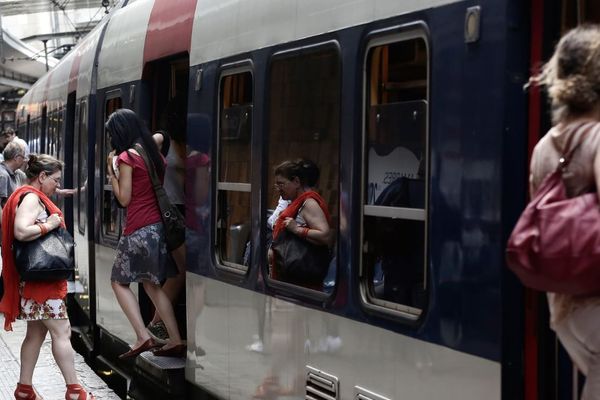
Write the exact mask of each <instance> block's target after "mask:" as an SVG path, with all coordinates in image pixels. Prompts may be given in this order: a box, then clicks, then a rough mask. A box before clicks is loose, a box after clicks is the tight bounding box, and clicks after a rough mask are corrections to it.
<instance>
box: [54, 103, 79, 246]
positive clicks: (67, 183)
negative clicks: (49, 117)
mask: <svg viewBox="0 0 600 400" xmlns="http://www.w3.org/2000/svg"><path fill="white" fill-rule="evenodd" d="M65 112H66V115H64V119H65V121H64V126H65V133H64V138H65V140H64V142H65V144H64V146H62V149H61V148H60V147H59V149H58V151H59V152H60V151H61V150H63V149H64V150H63V151H64V152H63V154H62V156H63V157H64V161H65V165H66V166H69V167H70V166H74V168H65V171H64V176H63V187H65V188H69V189H70V188H76V186H75V182H73V171H76V170H77V166H76V165H74V164H73V162H74V159H73V156H74V153H75V149H74V145H75V92H72V93H70V94H69V96H68V97H67V107H66V110H65ZM60 118H61V119H60V124H59V126H62V123H63V121H62V119H63V113H62V112H61V113H60ZM65 207H66V208H65V210H66V211H67V213H66V214H65V222H66V224H67V229H69V231H70V232H71V234H73V198H72V197H69V198H67V199H65Z"/></svg>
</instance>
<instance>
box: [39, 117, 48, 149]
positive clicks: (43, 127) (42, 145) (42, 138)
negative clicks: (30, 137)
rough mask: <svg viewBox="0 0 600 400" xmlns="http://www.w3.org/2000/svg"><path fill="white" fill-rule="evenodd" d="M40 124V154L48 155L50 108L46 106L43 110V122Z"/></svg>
mask: <svg viewBox="0 0 600 400" xmlns="http://www.w3.org/2000/svg"><path fill="white" fill-rule="evenodd" d="M40 124H41V125H40V131H38V134H39V136H38V152H39V153H46V152H47V151H46V142H47V140H46V132H47V128H48V108H47V107H46V106H44V107H43V108H42V120H41V122H40Z"/></svg>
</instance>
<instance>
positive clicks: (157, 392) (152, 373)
mask: <svg viewBox="0 0 600 400" xmlns="http://www.w3.org/2000/svg"><path fill="white" fill-rule="evenodd" d="M185 387H186V384H185V358H175V357H156V356H154V355H153V354H152V353H151V352H145V353H142V354H140V355H139V356H138V357H137V358H136V361H135V367H134V373H133V375H132V377H131V383H130V385H129V396H130V397H132V398H134V399H149V400H151V399H160V400H164V399H166V398H167V399H184V398H185Z"/></svg>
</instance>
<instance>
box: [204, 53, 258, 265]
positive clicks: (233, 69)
mask: <svg viewBox="0 0 600 400" xmlns="http://www.w3.org/2000/svg"><path fill="white" fill-rule="evenodd" d="M245 74H250V79H251V82H250V83H251V89H252V95H251V102H250V107H251V112H252V114H253V110H254V101H255V98H256V96H255V94H256V86H255V84H254V83H255V76H254V65H253V63H252V61H251V60H242V61H236V62H233V63H228V64H224V65H222V66H221V71H220V73H219V75H218V76H219V79H218V84H217V88H218V89H217V90H218V94H217V108H216V110H217V117H216V127H217V136H216V141H215V143H216V152H215V154H216V160H215V162H214V163H213V166H214V169H215V172H214V177H215V178H214V179H215V199H214V200H215V202H214V204H215V214H214V217H213V227H214V228H213V232H214V235H213V240H214V245H213V249H214V259H215V261H216V263H215V266H216V268H217V269H218V270H221V271H226V272H229V273H232V274H234V275H240V276H243V275H246V274H247V273H248V271H249V269H250V265H244V264H243V261H242V264H238V263H235V262H231V261H226V260H223V259H222V257H221V255H220V254H221V251H222V249H221V237H220V234H219V229H220V226H219V207H220V201H219V199H220V198H221V195H222V194H221V193H222V192H228V193H229V192H232V193H248V194H249V195H250V211H252V174H253V172H252V136H253V133H254V129H253V126H252V116H251V118H250V132H249V137H248V138H243V140H245V141H248V143H249V153H250V154H249V158H250V163H249V164H250V171H249V179H248V182H226V181H223V182H221V181H220V167H221V148H222V144H221V141H222V140H223V141H229V140H237V139H240V138H231V137H222V132H221V128H222V124H221V117H222V116H223V114H222V113H223V110H224V108H223V107H222V105H223V101H224V100H223V96H222V88H221V86H222V84H223V81H224V79H225V78H227V77H231V76H235V75H240V76H243V75H245ZM251 222H252V217H251V216H250V227H249V229H250V231H249V235H248V237H249V239H248V240H249V241H250V247H251V248H252V241H251V239H250V238H251V237H252V224H251ZM250 251H251V250H250Z"/></svg>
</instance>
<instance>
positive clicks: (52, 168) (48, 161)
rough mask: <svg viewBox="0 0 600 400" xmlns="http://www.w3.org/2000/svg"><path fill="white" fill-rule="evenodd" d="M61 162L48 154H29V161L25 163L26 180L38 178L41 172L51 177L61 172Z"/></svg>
mask: <svg viewBox="0 0 600 400" xmlns="http://www.w3.org/2000/svg"><path fill="white" fill-rule="evenodd" d="M62 169H63V162H62V161H60V160H57V159H56V158H54V157H52V156H50V155H48V154H33V153H32V154H29V161H28V162H27V169H26V170H25V174H27V178H28V179H30V180H31V179H33V178H36V177H38V176H39V175H40V174H41V173H42V172H45V173H46V175H51V174H53V173H55V172H57V171H62Z"/></svg>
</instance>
